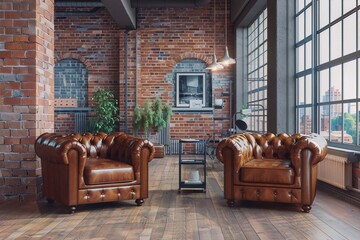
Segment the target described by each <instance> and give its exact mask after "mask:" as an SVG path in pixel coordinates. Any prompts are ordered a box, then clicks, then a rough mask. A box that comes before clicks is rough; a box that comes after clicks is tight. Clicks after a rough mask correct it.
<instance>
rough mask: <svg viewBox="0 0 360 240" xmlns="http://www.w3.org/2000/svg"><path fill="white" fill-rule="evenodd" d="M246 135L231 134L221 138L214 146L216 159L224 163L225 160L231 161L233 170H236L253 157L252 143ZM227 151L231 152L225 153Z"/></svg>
mask: <svg viewBox="0 0 360 240" xmlns="http://www.w3.org/2000/svg"><path fill="white" fill-rule="evenodd" d="M247 135H248V134H247ZM247 135H246V134H236V135H233V136H231V137H229V138H226V139H224V140H222V141H221V142H220V143H219V144H218V146H217V148H216V157H217V159H219V161H220V162H222V163H225V161H233V162H234V165H233V166H234V167H235V172H238V171H239V170H240V168H241V166H242V165H244V164H245V163H246V162H247V161H248V160H249V159H252V158H253V151H252V149H253V148H252V144H251V143H250V142H249V136H247ZM228 151H230V152H231V153H232V154H225V153H226V152H228ZM230 156H231V157H230Z"/></svg>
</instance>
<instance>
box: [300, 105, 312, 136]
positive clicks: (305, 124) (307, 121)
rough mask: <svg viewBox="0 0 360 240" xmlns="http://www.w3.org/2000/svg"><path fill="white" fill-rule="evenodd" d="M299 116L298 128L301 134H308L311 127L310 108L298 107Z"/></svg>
mask: <svg viewBox="0 0 360 240" xmlns="http://www.w3.org/2000/svg"><path fill="white" fill-rule="evenodd" d="M298 116H299V118H298V119H299V130H300V133H302V134H309V133H311V132H312V128H311V121H312V117H311V108H299V109H298Z"/></svg>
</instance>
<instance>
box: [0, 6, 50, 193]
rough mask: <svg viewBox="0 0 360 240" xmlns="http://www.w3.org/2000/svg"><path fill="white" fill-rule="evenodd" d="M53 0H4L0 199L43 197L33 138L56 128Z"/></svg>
mask: <svg viewBox="0 0 360 240" xmlns="http://www.w3.org/2000/svg"><path fill="white" fill-rule="evenodd" d="M53 18H54V1H53V0H47V1H43V0H40V1H39V0H23V1H17V2H12V1H7V2H2V3H1V4H0V200H6V199H13V198H15V199H19V200H29V199H36V198H39V197H40V196H41V168H40V162H39V160H38V159H37V158H36V156H35V153H34V141H35V139H36V137H37V136H39V135H40V134H41V133H43V132H46V131H53V124H54V117H53V115H54V109H53V100H54V97H53V92H54V90H53V87H54V86H53V82H54V70H53V65H54V19H53Z"/></svg>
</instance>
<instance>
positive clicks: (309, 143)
mask: <svg viewBox="0 0 360 240" xmlns="http://www.w3.org/2000/svg"><path fill="white" fill-rule="evenodd" d="M304 150H310V151H311V159H310V161H311V164H312V165H315V164H317V163H319V162H320V161H322V160H323V159H324V158H325V156H326V154H327V142H326V140H325V138H324V137H322V136H321V135H319V134H315V133H312V134H310V135H306V136H303V137H301V138H300V139H299V140H298V141H297V142H296V144H295V145H294V147H293V148H292V149H291V161H292V163H293V164H294V165H295V167H296V168H301V159H302V156H301V155H302V152H303V151H304Z"/></svg>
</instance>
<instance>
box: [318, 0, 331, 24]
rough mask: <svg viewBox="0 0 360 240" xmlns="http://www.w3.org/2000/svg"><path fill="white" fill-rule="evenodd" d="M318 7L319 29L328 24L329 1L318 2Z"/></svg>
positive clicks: (320, 0) (319, 0) (321, 0)
mask: <svg viewBox="0 0 360 240" xmlns="http://www.w3.org/2000/svg"><path fill="white" fill-rule="evenodd" d="M318 4H319V5H318V6H319V16H318V18H319V28H322V27H324V26H326V25H328V24H329V0H318Z"/></svg>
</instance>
